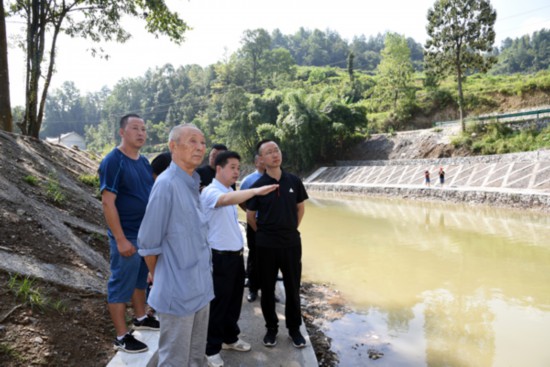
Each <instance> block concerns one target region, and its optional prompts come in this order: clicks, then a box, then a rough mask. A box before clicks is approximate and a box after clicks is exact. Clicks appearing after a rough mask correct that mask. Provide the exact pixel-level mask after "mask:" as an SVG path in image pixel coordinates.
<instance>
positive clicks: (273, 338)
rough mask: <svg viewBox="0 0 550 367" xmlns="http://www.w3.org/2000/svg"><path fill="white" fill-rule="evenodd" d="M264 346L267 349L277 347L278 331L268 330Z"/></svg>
mask: <svg viewBox="0 0 550 367" xmlns="http://www.w3.org/2000/svg"><path fill="white" fill-rule="evenodd" d="M264 345H265V346H266V347H274V346H276V345H277V329H271V328H268V329H267V333H266V334H265V336H264Z"/></svg>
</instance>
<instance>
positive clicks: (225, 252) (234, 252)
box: [212, 249, 243, 256]
mask: <svg viewBox="0 0 550 367" xmlns="http://www.w3.org/2000/svg"><path fill="white" fill-rule="evenodd" d="M212 253H213V254H216V255H237V256H243V249H240V250H237V251H220V250H216V249H212Z"/></svg>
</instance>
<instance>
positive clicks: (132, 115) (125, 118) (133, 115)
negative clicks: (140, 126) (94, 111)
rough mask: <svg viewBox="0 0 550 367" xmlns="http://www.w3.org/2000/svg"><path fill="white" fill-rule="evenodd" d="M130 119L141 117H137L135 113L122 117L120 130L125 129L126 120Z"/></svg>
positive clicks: (139, 117)
mask: <svg viewBox="0 0 550 367" xmlns="http://www.w3.org/2000/svg"><path fill="white" fill-rule="evenodd" d="M132 117H135V118H138V119H141V116H140V115H138V114H137V113H129V114H127V115H124V116H122V117H121V118H120V128H121V129H124V128H125V127H126V125H128V120H129V119H130V118H132Z"/></svg>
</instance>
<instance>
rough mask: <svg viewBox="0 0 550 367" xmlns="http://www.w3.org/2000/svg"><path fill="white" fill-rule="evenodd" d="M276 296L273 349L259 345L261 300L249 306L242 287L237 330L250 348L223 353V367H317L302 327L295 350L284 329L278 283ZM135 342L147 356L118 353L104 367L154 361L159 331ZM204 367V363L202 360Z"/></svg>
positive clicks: (138, 335)
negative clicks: (143, 347)
mask: <svg viewBox="0 0 550 367" xmlns="http://www.w3.org/2000/svg"><path fill="white" fill-rule="evenodd" d="M277 285H278V287H277V290H276V294H277V296H278V297H279V299H281V302H282V303H278V304H277V314H278V316H279V335H278V337H277V345H276V346H275V347H273V348H267V347H265V346H264V345H263V344H262V339H263V337H264V335H265V331H266V330H265V323H264V318H263V316H262V310H261V308H260V299H259V298H258V299H257V300H256V301H255V302H253V303H249V302H248V301H247V300H246V295H247V294H248V288H245V295H244V297H243V308H242V312H241V319H240V321H239V327H240V328H241V335H240V338H242V339H243V340H245V341H247V342H248V343H250V344H251V345H252V350H251V351H250V352H244V353H243V352H235V351H225V350H222V352H221V356H222V358H223V360H224V362H225V366H226V367H237V366H239V367H252V366H257V367H316V366H318V363H317V358H316V357H315V352H314V351H313V347H312V346H311V341H310V340H309V336H308V334H307V331H306V329H305V326H304V325H303V324H302V328H301V332H302V334H303V335H304V337H305V338H306V342H307V346H306V347H305V348H302V349H297V348H294V346H293V345H292V343H291V340H290V339H289V338H288V334H287V330H286V328H285V326H284V325H285V317H284V291H283V287H282V283H281V282H278V284H277ZM134 335H135V336H136V338H137V339H139V340H142V341H143V342H145V343H146V344H147V345H148V346H149V351H147V352H146V353H138V354H129V353H124V352H117V353H116V355H115V356H114V358H113V359H112V360H111V361H110V363H109V364H108V365H107V367H123V366H132V367H145V366H147V363H149V361H150V360H151V359H152V358H154V357H153V355H154V353H155V351H156V350H157V348H158V332H154V331H135V333H134ZM205 366H206V360H205Z"/></svg>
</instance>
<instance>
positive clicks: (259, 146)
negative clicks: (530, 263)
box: [256, 139, 275, 155]
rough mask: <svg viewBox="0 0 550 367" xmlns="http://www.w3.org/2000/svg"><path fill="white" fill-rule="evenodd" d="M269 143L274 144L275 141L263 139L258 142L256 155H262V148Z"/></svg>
mask: <svg viewBox="0 0 550 367" xmlns="http://www.w3.org/2000/svg"><path fill="white" fill-rule="evenodd" d="M269 142H274V143H275V141H274V140H273V139H262V140H260V141H259V142H258V144H256V154H258V155H260V148H261V147H262V145H264V144H265V143H269Z"/></svg>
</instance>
